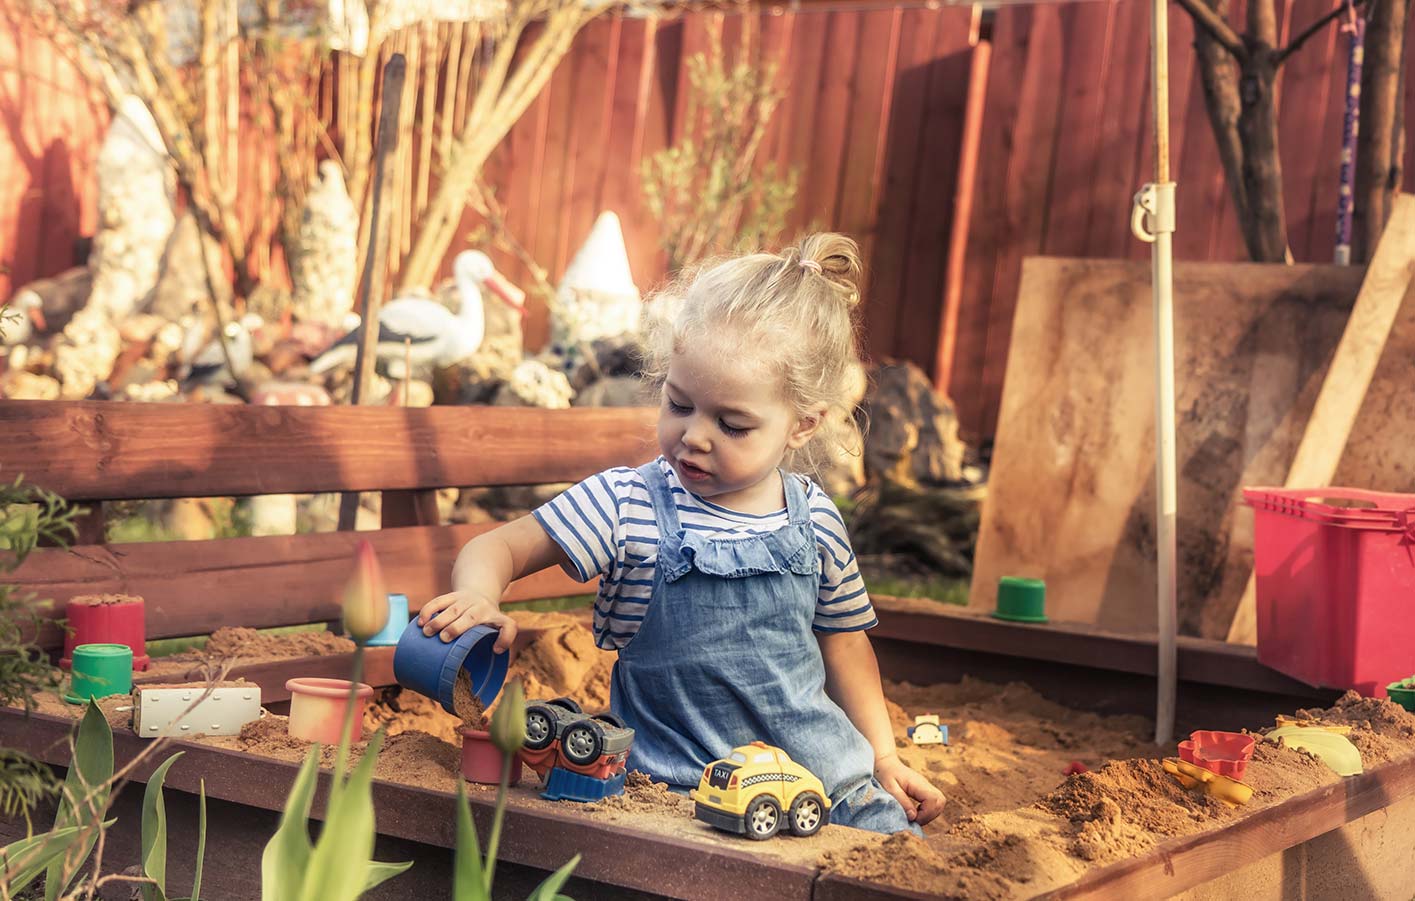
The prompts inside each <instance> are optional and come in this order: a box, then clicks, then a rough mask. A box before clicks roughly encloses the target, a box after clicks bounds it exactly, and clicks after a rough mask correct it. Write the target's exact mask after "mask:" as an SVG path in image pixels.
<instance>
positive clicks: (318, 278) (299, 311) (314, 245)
mask: <svg viewBox="0 0 1415 901" xmlns="http://www.w3.org/2000/svg"><path fill="white" fill-rule="evenodd" d="M358 238H359V215H358V211H357V210H355V209H354V203H353V201H352V200H350V199H349V191H348V189H347V188H346V187H345V186H344V170H343V168H342V167H341V166H340V165H339V163H337V162H335V161H334V160H324V161H323V162H321V163H320V164H319V177H318V178H317V179H316V180H315V183H314V184H313V185H312V186H311V188H310V191H309V193H308V194H306V195H305V203H304V207H303V209H302V210H301V212H300V229H299V244H298V247H297V249H296V252H295V259H294V260H293V261H292V264H291V267H290V269H291V272H290V277H291V280H292V281H293V282H294V292H293V303H294V313H295V315H296V316H297V317H299V319H300V320H302V321H304V322H320V323H323V324H325V325H328V326H331V327H338V326H339V325H340V324H341V322H342V320H343V318H344V315H345V314H346V313H348V312H349V310H350V309H352V308H353V305H354V286H355V284H356V283H357V281H358V271H357V261H358Z"/></svg>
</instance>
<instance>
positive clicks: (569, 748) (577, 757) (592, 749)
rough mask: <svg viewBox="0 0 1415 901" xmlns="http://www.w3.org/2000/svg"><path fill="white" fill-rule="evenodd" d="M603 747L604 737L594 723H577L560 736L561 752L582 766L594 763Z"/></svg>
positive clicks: (572, 761)
mask: <svg viewBox="0 0 1415 901" xmlns="http://www.w3.org/2000/svg"><path fill="white" fill-rule="evenodd" d="M603 749H604V738H603V736H602V735H601V734H600V730H599V729H598V728H597V727H596V726H595V725H594V724H593V723H587V722H581V723H576V724H575V725H573V726H571V727H570V728H569V729H566V730H565V734H564V735H563V736H561V738H560V751H561V753H563V754H564V755H565V756H566V757H567V758H569V760H570V762H571V763H575V764H579V765H580V766H585V765H587V764H591V763H594V762H595V761H596V760H598V759H599V755H600V754H601V753H603Z"/></svg>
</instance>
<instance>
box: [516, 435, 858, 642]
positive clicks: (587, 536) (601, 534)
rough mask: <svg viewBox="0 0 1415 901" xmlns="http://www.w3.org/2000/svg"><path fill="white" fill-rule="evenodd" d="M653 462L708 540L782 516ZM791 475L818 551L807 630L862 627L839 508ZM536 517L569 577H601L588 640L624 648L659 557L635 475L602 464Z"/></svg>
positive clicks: (681, 512) (681, 513)
mask: <svg viewBox="0 0 1415 901" xmlns="http://www.w3.org/2000/svg"><path fill="white" fill-rule="evenodd" d="M658 465H659V466H660V467H661V468H662V469H663V473H664V475H665V476H666V477H667V479H668V487H669V489H670V490H671V491H672V492H673V497H674V499H675V500H676V501H677V503H678V520H679V522H680V524H681V525H682V526H683V528H684V529H693V530H695V531H700V532H705V533H707V535H708V537H710V538H732V537H733V536H739V537H740V536H746V535H756V534H761V533H763V532H771V531H775V530H776V529H779V528H781V527H782V526H785V525H786V524H787V523H788V521H789V519H788V517H787V514H786V510H785V508H783V509H781V510H778V511H777V512H775V513H766V514H761V515H755V514H751V513H739V512H737V511H736V510H729V509H727V508H726V507H720V506H718V505H716V504H713V503H711V502H709V501H706V500H704V499H702V498H700V497H698V496H697V495H695V494H693V493H691V492H689V491H688V490H687V489H685V488H684V487H683V485H682V483H680V482H679V481H678V476H677V474H676V473H675V472H674V471H673V467H672V466H669V465H668V462H667V461H666V460H664V459H663V458H662V457H659V458H658ZM790 477H791V478H795V479H799V480H800V481H801V484H802V487H803V488H805V491H806V503H807V504H808V505H809V506H810V510H811V524H812V525H813V526H814V527H815V532H816V549H817V551H819V553H820V561H821V567H820V591H819V593H818V594H817V596H816V615H815V620H814V623H813V625H814V628H815V630H816V631H817V632H853V631H856V630H859V629H868V628H870V627H871V626H873V625H874V624H875V622H876V620H875V613H874V608H873V607H872V606H871V605H870V598H869V595H867V594H866V593H865V583H864V581H863V580H862V579H861V578H860V568H859V566H858V565H857V564H856V562H855V552H854V551H852V550H851V549H850V538H849V536H848V535H847V534H846V532H845V523H844V521H843V520H842V519H841V518H840V511H839V510H837V509H836V508H835V503H834V502H833V501H831V499H830V497H829V496H828V495H827V494H826V493H825V492H824V491H822V490H821V489H820V487H819V486H817V485H816V484H815V483H814V482H812V481H811V480H810V479H807V478H805V477H804V476H800V475H794V474H793V475H791V476H790ZM534 515H535V518H536V520H537V521H538V522H539V523H540V524H541V527H542V528H544V529H545V531H546V532H547V533H548V534H549V535H550V537H551V538H553V539H554V540H555V542H556V544H558V545H560V547H561V548H562V549H564V551H565V554H566V555H567V556H568V557H569V558H570V560H571V563H572V564H573V566H574V569H573V570H571V569H570V568H569V567H566V572H567V574H568V575H570V576H571V577H572V578H576V579H578V580H580V581H581V582H588V581H589V580H590V579H593V578H595V577H596V576H599V577H600V579H601V581H600V585H599V597H598V598H597V599H596V601H595V611H594V631H595V642H596V643H597V644H598V645H599V646H600V647H602V648H622V647H624V646H625V645H627V644H628V643H629V640H630V639H631V638H633V637H634V633H636V632H637V631H638V630H639V623H641V622H643V620H644V612H645V611H646V610H648V604H649V598H650V596H651V595H652V594H653V577H654V564H655V563H656V562H657V560H658V523H657V521H656V520H655V519H654V513H653V504H652V502H651V501H650V499H649V488H648V484H647V483H646V482H645V481H644V478H643V476H641V475H640V474H639V472H638V470H635V469H630V468H627V467H622V466H621V467H617V468H615V469H608V470H605V471H604V472H602V473H600V474H598V475H594V476H590V477H589V478H588V479H585V480H584V481H583V482H581V483H579V484H578V485H575V486H574V487H572V488H570V489H568V490H567V491H565V492H564V493H562V494H561V495H559V496H558V497H556V498H555V499H554V500H552V501H550V502H549V503H547V504H545V505H543V506H541V507H539V508H538V509H536V510H535V511H534Z"/></svg>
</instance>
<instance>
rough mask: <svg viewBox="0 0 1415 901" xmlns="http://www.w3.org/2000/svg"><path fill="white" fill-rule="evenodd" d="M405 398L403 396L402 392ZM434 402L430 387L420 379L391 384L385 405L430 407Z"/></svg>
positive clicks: (400, 380)
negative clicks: (405, 394)
mask: <svg viewBox="0 0 1415 901" xmlns="http://www.w3.org/2000/svg"><path fill="white" fill-rule="evenodd" d="M405 390H406V391H407V396H406V397H405V396H404V393H403V392H404V391H405ZM433 400H434V397H433V391H432V385H430V384H428V383H427V382H424V381H423V380H421V379H409V380H407V381H404V380H402V379H399V380H398V381H396V382H394V383H393V390H392V391H391V392H390V393H389V395H388V400H387V404H388V406H390V407H430V406H432V402H433Z"/></svg>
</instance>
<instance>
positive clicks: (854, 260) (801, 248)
mask: <svg viewBox="0 0 1415 901" xmlns="http://www.w3.org/2000/svg"><path fill="white" fill-rule="evenodd" d="M785 256H786V258H787V259H791V258H792V257H793V256H794V257H796V258H797V259H798V260H799V261H800V262H801V263H802V264H810V265H809V267H808V268H810V269H818V270H819V272H820V274H821V275H822V276H824V277H825V278H826V279H827V280H829V281H830V282H831V284H833V285H835V286H836V287H837V288H839V289H840V293H841V294H842V296H843V297H844V299H845V302H846V303H848V304H849V305H850V306H852V307H853V306H856V305H857V304H859V302H860V281H861V277H862V275H863V274H864V266H863V265H862V264H861V263H860V245H859V244H856V243H855V241H854V239H852V238H850V237H848V236H846V235H842V234H838V233H836V232H819V233H817V234H814V235H808V236H807V237H806V238H804V239H802V240H801V243H800V244H798V245H796V246H795V247H793V248H791V249H790V250H789V251H788V252H787V253H786V254H785Z"/></svg>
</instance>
